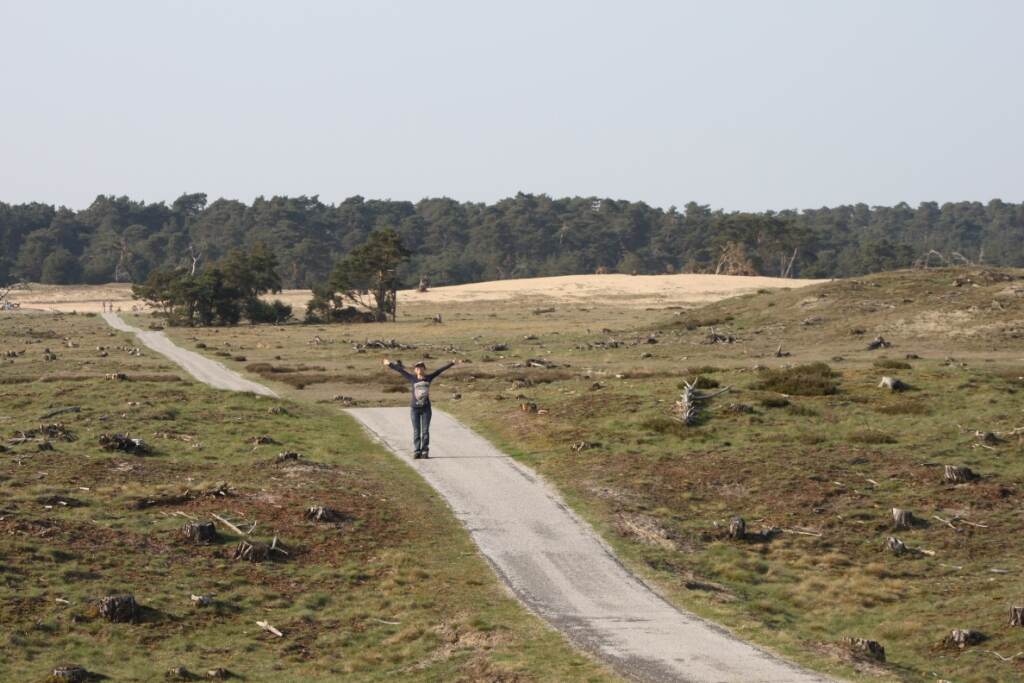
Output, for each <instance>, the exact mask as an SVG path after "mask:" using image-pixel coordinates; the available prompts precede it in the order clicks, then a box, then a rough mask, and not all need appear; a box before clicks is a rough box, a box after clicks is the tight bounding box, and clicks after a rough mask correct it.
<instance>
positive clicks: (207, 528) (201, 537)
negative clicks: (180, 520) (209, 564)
mask: <svg viewBox="0 0 1024 683" xmlns="http://www.w3.org/2000/svg"><path fill="white" fill-rule="evenodd" d="M181 533H182V535H183V536H184V537H185V538H187V539H188V540H190V541H192V542H193V543H212V542H214V541H216V540H217V527H215V526H214V525H213V522H188V523H187V524H185V526H183V527H181Z"/></svg>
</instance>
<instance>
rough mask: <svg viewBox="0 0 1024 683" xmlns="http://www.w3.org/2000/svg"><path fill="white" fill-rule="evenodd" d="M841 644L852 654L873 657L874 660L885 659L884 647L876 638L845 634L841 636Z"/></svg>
mask: <svg viewBox="0 0 1024 683" xmlns="http://www.w3.org/2000/svg"><path fill="white" fill-rule="evenodd" d="M843 644H844V645H845V646H846V647H847V648H849V650H850V652H852V653H854V654H857V655H861V656H864V657H867V658H869V659H873V660H875V661H876V662H884V661H885V648H884V647H882V644H881V643H879V642H878V641H877V640H868V639H867V638H852V637H850V636H847V637H846V638H843Z"/></svg>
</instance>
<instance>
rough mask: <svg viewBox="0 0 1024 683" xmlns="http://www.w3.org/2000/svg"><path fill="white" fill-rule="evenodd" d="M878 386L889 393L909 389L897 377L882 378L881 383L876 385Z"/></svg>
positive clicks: (908, 386)
mask: <svg viewBox="0 0 1024 683" xmlns="http://www.w3.org/2000/svg"><path fill="white" fill-rule="evenodd" d="M878 386H879V387H884V388H885V389H888V390H889V391H906V390H907V389H909V388H910V385H909V384H907V383H906V382H904V381H903V380H901V379H899V378H898V377H883V378H882V381H881V382H879V383H878Z"/></svg>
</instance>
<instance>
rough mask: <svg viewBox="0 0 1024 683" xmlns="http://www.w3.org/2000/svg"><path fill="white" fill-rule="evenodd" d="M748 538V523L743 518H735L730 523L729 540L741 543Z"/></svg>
mask: <svg viewBox="0 0 1024 683" xmlns="http://www.w3.org/2000/svg"><path fill="white" fill-rule="evenodd" d="M746 537H747V522H746V521H745V520H744V519H743V518H742V517H733V518H732V519H731V520H730V521H729V538H732V539H735V540H737V541H741V540H743V539H744V538H746Z"/></svg>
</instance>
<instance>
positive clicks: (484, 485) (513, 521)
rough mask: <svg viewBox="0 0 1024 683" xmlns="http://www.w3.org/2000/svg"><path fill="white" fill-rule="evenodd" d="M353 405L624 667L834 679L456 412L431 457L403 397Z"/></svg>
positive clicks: (496, 553)
mask: <svg viewBox="0 0 1024 683" xmlns="http://www.w3.org/2000/svg"><path fill="white" fill-rule="evenodd" d="M103 317H104V319H105V320H106V321H107V322H108V323H109V324H110V325H111V326H113V327H114V328H115V329H118V330H122V331H125V332H133V333H135V334H136V335H137V336H138V337H139V339H140V340H141V341H142V342H143V343H144V344H145V345H146V346H148V347H149V348H151V349H153V350H154V351H157V352H159V353H162V354H164V355H165V356H167V357H168V358H169V359H171V360H173V361H174V362H176V363H178V364H179V365H181V367H183V368H184V369H185V370H187V371H188V372H189V373H191V374H192V375H193V376H194V377H196V379H198V380H200V381H202V382H205V383H207V384H210V385H211V386H214V387H218V388H222V389H229V390H233V391H252V392H255V393H259V394H263V395H268V396H273V395H274V393H273V392H272V391H271V390H270V389H268V388H266V387H264V386H262V385H260V384H257V383H255V382H251V381H249V380H247V379H245V378H243V377H241V376H240V375H238V374H237V373H235V372H233V371H231V370H228V369H227V368H225V367H224V366H223V365H221V364H220V363H216V362H214V361H212V360H210V359H208V358H205V357H203V356H200V355H199V354H196V353H193V352H191V351H187V350H185V349H182V348H180V347H178V346H176V345H175V344H174V343H173V342H172V341H171V340H170V339H168V338H167V337H166V336H165V335H164V334H163V333H162V332H145V331H142V330H139V329H138V328H135V327H132V326H130V325H127V324H126V323H124V321H122V320H121V319H120V317H118V316H117V314H115V313H104V314H103ZM348 412H349V414H351V415H352V416H353V417H354V418H355V419H357V420H358V421H359V422H361V423H362V424H363V425H364V426H365V427H366V428H367V429H368V430H369V431H370V432H371V433H372V434H373V435H375V436H376V437H377V438H378V439H379V440H380V441H381V442H382V443H383V444H384V445H386V446H387V447H388V448H389V449H391V450H392V451H393V452H394V453H395V454H396V455H398V456H399V457H402V458H403V459H405V460H407V461H408V462H409V464H410V465H411V466H412V467H414V468H416V470H417V471H418V472H419V473H420V474H421V475H422V476H423V477H424V479H426V480H427V482H429V483H430V484H431V485H432V486H433V487H434V488H435V489H436V490H437V491H438V492H439V493H440V494H441V495H442V496H444V497H445V499H446V500H447V501H448V504H449V505H450V506H451V507H452V510H453V511H454V513H455V514H456V516H457V517H458V518H459V520H460V521H461V522H462V523H463V524H464V525H465V526H466V527H467V528H468V529H469V532H470V534H471V535H472V537H473V540H474V541H475V542H476V544H477V545H478V546H479V548H480V550H481V552H483V554H484V556H485V557H487V559H488V560H489V561H490V563H491V565H492V567H493V568H494V571H495V573H497V574H498V576H499V577H501V579H502V580H503V581H504V582H505V583H506V584H507V585H508V586H509V588H510V589H511V590H512V591H513V593H515V595H516V596H517V597H518V598H519V599H520V600H521V601H522V602H523V603H524V604H525V605H526V606H527V607H529V608H530V609H531V610H533V611H534V612H535V613H537V614H538V615H540V616H541V617H542V618H544V619H545V620H547V621H548V622H549V623H550V624H551V625H552V626H554V627H555V628H557V629H558V630H559V631H561V632H562V633H564V634H565V635H566V636H567V637H568V638H569V639H570V640H571V641H572V642H574V643H575V644H576V645H578V646H579V647H581V648H583V649H585V650H588V651H590V652H592V653H594V654H596V655H597V656H598V657H600V658H602V659H604V660H605V661H607V662H609V663H610V664H611V665H612V666H613V667H615V668H616V669H617V670H618V671H620V672H621V673H623V674H624V675H626V676H629V677H631V678H635V679H637V680H642V681H652V682H661V681H690V682H693V683H705V682H707V683H711V682H715V683H722V682H726V681H729V682H736V683H739V682H741V681H742V682H744V683H758V682H761V683H810V682H811V681H819V682H820V681H825V680H827V679H825V678H823V677H820V676H818V675H816V674H813V673H810V672H806V671H803V670H801V669H798V668H796V667H795V666H793V665H791V664H789V663H788V662H785V661H783V660H781V659H778V658H776V657H774V656H771V655H769V654H767V653H765V652H763V651H762V650H759V649H757V648H755V647H753V646H751V645H748V644H746V643H744V642H742V641H740V640H739V639H737V638H735V637H733V636H732V635H731V634H729V633H728V632H727V631H726V630H725V629H723V628H721V627H719V626H716V625H714V624H712V623H709V622H706V621H704V620H702V619H700V618H698V617H696V616H694V615H692V614H689V613H686V612H683V611H681V610H678V609H676V608H675V607H673V606H671V605H669V604H668V603H667V602H665V601H664V600H663V599H661V598H660V597H659V596H658V595H656V594H655V593H654V592H653V591H652V590H651V589H650V588H648V587H647V586H646V585H645V584H644V583H642V582H641V581H640V580H638V579H637V578H636V577H634V576H633V575H631V574H630V573H629V572H628V571H627V570H626V569H625V568H624V567H623V566H622V565H621V564H620V563H619V562H618V560H617V559H616V558H615V557H614V555H613V554H612V552H611V551H610V549H609V548H608V547H607V546H606V545H605V544H604V543H603V542H602V541H601V540H600V539H599V538H598V537H597V535H596V534H595V533H594V531H593V530H592V529H591V528H590V527H589V526H588V525H587V524H586V523H584V522H583V521H581V520H580V519H579V518H578V517H577V516H576V515H575V514H574V513H573V512H572V511H570V510H569V508H568V507H567V506H566V505H565V503H563V502H562V501H561V499H560V498H559V496H558V494H557V492H555V491H554V490H553V489H551V488H550V487H549V486H548V485H547V484H546V483H545V482H544V481H543V480H542V479H541V478H540V477H539V476H538V475H537V474H536V473H534V472H533V471H532V470H530V469H529V468H527V467H525V466H523V465H520V464H519V463H516V462H515V461H513V460H512V459H511V458H509V457H508V456H506V455H505V454H504V453H501V452H500V451H498V450H497V449H496V448H495V447H494V446H492V445H491V444H490V443H489V442H487V441H486V440H484V439H483V438H481V437H480V436H478V435H477V434H475V433H474V432H473V431H471V430H470V429H468V428H467V427H465V426H464V425H462V424H461V423H459V422H458V421H457V420H455V419H454V418H452V417H451V416H449V415H447V414H445V413H443V412H441V411H440V410H435V411H434V420H433V426H432V429H431V436H432V442H433V445H432V448H431V454H432V455H431V459H430V460H416V461H414V460H412V458H411V449H410V448H409V441H410V439H409V433H410V431H411V430H410V426H409V414H408V409H407V408H364V409H354V410H350V411H348Z"/></svg>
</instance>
